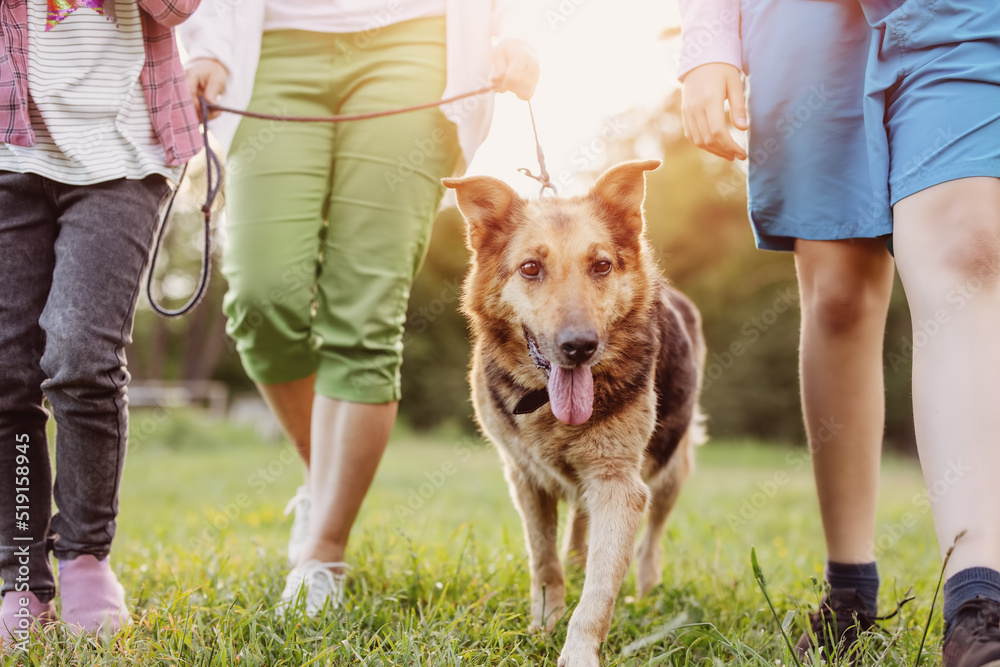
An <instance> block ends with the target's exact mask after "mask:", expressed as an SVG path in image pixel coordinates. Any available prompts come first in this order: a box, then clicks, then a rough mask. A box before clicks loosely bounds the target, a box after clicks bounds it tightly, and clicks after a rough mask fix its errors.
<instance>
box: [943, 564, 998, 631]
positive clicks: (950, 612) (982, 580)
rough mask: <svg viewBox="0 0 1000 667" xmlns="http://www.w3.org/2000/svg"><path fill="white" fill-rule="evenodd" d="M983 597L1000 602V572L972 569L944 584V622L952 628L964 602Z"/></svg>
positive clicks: (985, 568)
mask: <svg viewBox="0 0 1000 667" xmlns="http://www.w3.org/2000/svg"><path fill="white" fill-rule="evenodd" d="M980 595H981V596H982V597H984V598H988V599H990V600H993V601H994V602H1000V572H997V571H996V570H991V569H990V568H988V567H970V568H968V569H966V570H962V571H961V572H958V573H956V574H955V575H954V576H952V577H949V579H948V581H946V582H944V620H945V623H947V624H948V627H951V625H952V623H954V622H955V616H956V615H957V614H958V608H959V607H960V606H962V603H963V602H968V601H969V600H971V599H973V598H975V597H977V596H980Z"/></svg>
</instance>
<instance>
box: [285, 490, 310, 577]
mask: <svg viewBox="0 0 1000 667" xmlns="http://www.w3.org/2000/svg"><path fill="white" fill-rule="evenodd" d="M310 505H311V496H310V495H309V487H308V486H300V487H299V490H298V491H296V492H295V495H294V496H292V499H291V500H289V501H288V504H287V505H285V516H288V515H289V514H291V513H292V512H295V519H294V520H293V521H292V534H291V535H290V536H289V538H288V564H289V565H291V566H292V567H295V566H296V565H298V563H299V558H301V557H302V550H303V549H304V548H305V546H306V540H308V539H309V507H310Z"/></svg>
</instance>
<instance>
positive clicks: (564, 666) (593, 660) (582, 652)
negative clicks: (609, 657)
mask: <svg viewBox="0 0 1000 667" xmlns="http://www.w3.org/2000/svg"><path fill="white" fill-rule="evenodd" d="M600 665H601V660H600V657H599V655H598V652H597V647H593V648H590V647H585V646H577V647H570V645H569V644H567V645H566V646H564V647H563V650H562V653H561V654H560V655H559V667H600Z"/></svg>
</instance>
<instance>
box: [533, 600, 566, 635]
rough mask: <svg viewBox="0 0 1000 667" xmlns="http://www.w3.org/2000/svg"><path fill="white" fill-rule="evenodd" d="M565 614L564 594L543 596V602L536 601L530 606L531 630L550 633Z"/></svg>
mask: <svg viewBox="0 0 1000 667" xmlns="http://www.w3.org/2000/svg"><path fill="white" fill-rule="evenodd" d="M565 612H566V602H565V592H564V591H555V592H553V593H550V594H548V595H546V596H545V600H544V601H543V600H542V599H540V596H539V599H536V600H535V601H533V602H532V604H531V625H530V626H529V627H530V629H531V630H535V631H537V630H544V631H545V632H552V628H554V627H555V626H556V623H557V622H558V621H559V619H560V618H562V615H563V614H564V613H565Z"/></svg>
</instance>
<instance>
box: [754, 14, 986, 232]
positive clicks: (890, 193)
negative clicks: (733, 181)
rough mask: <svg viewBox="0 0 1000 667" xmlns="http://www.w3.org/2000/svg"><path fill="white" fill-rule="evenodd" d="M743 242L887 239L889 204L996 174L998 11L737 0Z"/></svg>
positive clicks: (890, 205) (890, 221)
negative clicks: (750, 234) (745, 152)
mask: <svg viewBox="0 0 1000 667" xmlns="http://www.w3.org/2000/svg"><path fill="white" fill-rule="evenodd" d="M741 25H742V27H741V30H742V39H743V62H744V68H745V70H746V73H747V75H748V81H749V98H748V103H749V107H750V119H751V131H750V135H749V139H750V147H749V152H750V166H749V209H750V220H751V224H752V226H753V230H754V235H755V238H756V240H757V246H758V247H759V248H763V249H769V250H792V249H793V248H794V244H795V239H797V238H801V239H811V240H833V239H851V238H875V237H880V236H885V235H888V234H891V233H892V209H891V207H892V205H893V204H895V203H896V202H897V201H899V200H900V199H902V198H904V197H907V196H909V195H911V194H913V193H915V192H918V191H920V190H923V189H925V188H928V187H931V186H933V185H937V184H939V183H943V182H945V181H950V180H954V179H957V178H966V177H970V176H993V177H1000V2H997V0H947V1H946V0H860V1H857V0H853V1H848V0H743V2H742V22H741Z"/></svg>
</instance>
